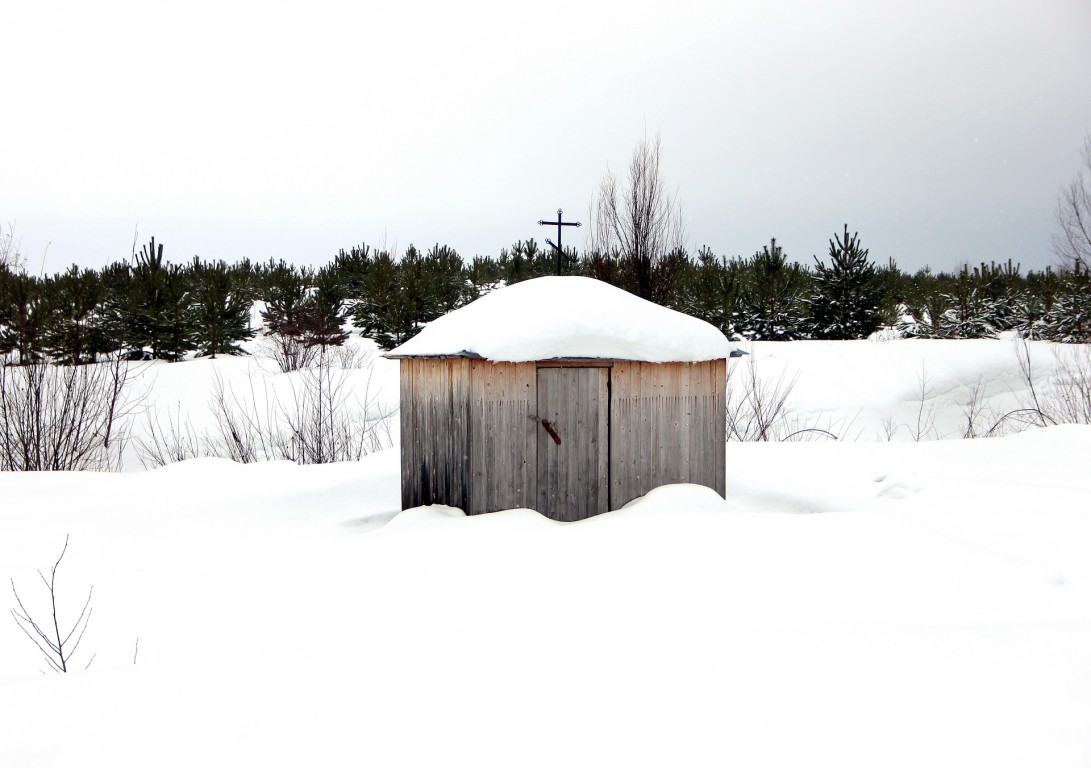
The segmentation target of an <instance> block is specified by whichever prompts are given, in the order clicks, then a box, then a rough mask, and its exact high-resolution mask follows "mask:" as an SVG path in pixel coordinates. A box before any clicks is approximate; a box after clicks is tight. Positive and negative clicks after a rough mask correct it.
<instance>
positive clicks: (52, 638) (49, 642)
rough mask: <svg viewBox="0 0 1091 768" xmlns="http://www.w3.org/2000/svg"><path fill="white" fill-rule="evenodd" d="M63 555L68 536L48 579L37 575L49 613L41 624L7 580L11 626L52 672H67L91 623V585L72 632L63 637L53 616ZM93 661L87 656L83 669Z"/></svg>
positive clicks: (63, 634) (56, 617)
mask: <svg viewBox="0 0 1091 768" xmlns="http://www.w3.org/2000/svg"><path fill="white" fill-rule="evenodd" d="M67 551H68V536H65V537H64V548H63V549H62V550H61V554H60V555H59V556H58V557H57V562H55V563H53V567H52V568H51V569H50V571H49V578H48V579H47V578H46V576H45V574H44V573H42V572H41V571H38V576H39V577H41V579H42V583H43V584H44V585H45V588H46V590H47V591H48V592H49V611H50V612H49V614H48V615H46V616H44V618H42V620H39V618H36V617H35V616H34V614H32V613H31V612H30V611H29V610H28V609H27V607H26V605H24V604H23V598H22V597H21V596H20V595H19V590H18V589H16V587H15V579H12V580H11V591H12V594H14V595H15V604H16V606H17V607H15V608H12V609H11V615H12V616H13V617H15V623H16V624H18V625H19V629H21V630H22V631H23V634H25V635H26V636H27V637H29V638H30V640H31V642H33V643H34V645H35V646H37V648H38V650H39V651H41V652H42V657H43V658H44V659H45V660H46V663H47V664H48V665H49V668H50V669H52V670H53V671H54V672H68V671H70V669H71V666H70V665H71V661H72V657H73V656H75V654H76V651H77V650H78V649H79V647H80V641H81V640H83V635H84V633H85V632H87V624H88V622H90V620H91V611H92V610H93V609H92V608H91V593H92V592H94V590H95V587H94V586H93V585H92V586H91V588H90V589H89V590H87V600H86V601H85V602H84V604H83V610H82V611H80V615H79V616H78V617H77V618H76V621H75V622H74V623H73V624H72V628H71V629H69V630H68V631H67V633H66V632H63V631H62V630H61V620H60V617H59V616H58V615H57V568H59V567H60V564H61V560H63V559H64V553H65V552H67ZM94 660H95V657H94V656H91V658H90V659H89V660H88V661H87V664H85V665H84V669H87V668H88V667H90V666H91V662H92V661H94Z"/></svg>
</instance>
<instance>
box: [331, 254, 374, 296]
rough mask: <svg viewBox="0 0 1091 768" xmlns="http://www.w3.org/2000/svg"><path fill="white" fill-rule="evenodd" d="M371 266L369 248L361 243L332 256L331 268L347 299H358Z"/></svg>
mask: <svg viewBox="0 0 1091 768" xmlns="http://www.w3.org/2000/svg"><path fill="white" fill-rule="evenodd" d="M370 267H371V248H370V247H369V246H367V245H364V244H361V245H358V246H353V247H352V248H351V249H349V250H348V251H347V252H346V251H345V250H343V249H342V250H341V251H340V252H339V253H338V254H337V255H336V256H335V257H334V258H333V265H332V269H333V271H334V272H335V273H336V274H337V276H338V281H339V282H340V284H341V289H342V290H343V292H344V294H345V298H346V299H347V300H348V301H358V300H359V299H360V298H361V297H362V296H363V294H364V279H365V278H366V277H367V271H368V269H369V268H370Z"/></svg>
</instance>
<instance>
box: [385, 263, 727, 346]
mask: <svg viewBox="0 0 1091 768" xmlns="http://www.w3.org/2000/svg"><path fill="white" fill-rule="evenodd" d="M732 349H734V347H733V345H732V344H731V342H729V341H728V340H727V338H726V337H725V336H724V335H723V334H722V333H720V331H719V330H717V329H716V328H715V327H714V326H712V325H710V324H709V323H706V322H704V321H703V320H698V319H697V318H695V317H690V316H689V315H684V314H682V313H681V312H675V311H674V310H672V309H667V308H665V307H661V306H659V305H657V304H652V303H651V302H649V301H645V300H644V299H641V298H638V297H637V296H634V295H632V294H631V293H627V292H626V291H623V290H621V289H620V288H614V287H613V286H611V285H607V284H606V283H603V282H601V281H599V280H592V279H591V278H588V277H539V278H537V279H535V280H527V281H526V282H522V283H515V284H514V285H509V286H506V287H504V288H501V289H500V290H497V291H493V292H492V293H490V294H488V295H486V296H483V297H481V298H480V299H478V300H477V301H475V302H473V303H472V304H468V305H466V306H465V307H462V308H461V309H456V310H455V311H454V312H451V313H450V314H448V315H444V316H443V317H441V318H439V319H438V320H436V321H434V322H432V323H431V324H430V325H429V326H428V327H427V328H425V329H424V330H423V331H421V333H420V334H418V335H417V336H415V337H413V338H412V339H410V340H409V341H407V342H405V343H404V344H402V345H401V346H400V347H398V348H396V349H395V350H393V351H392V352H391V353H390V356H392V357H396V356H399V355H406V356H414V357H416V356H427V355H460V354H464V353H470V354H474V355H480V356H481V357H484V358H486V359H488V360H494V361H497V362H513V363H520V362H526V361H529V360H549V359H552V358H557V357H594V358H603V359H611V360H643V361H646V362H652V363H666V362H697V361H700V360H717V359H720V358H725V357H727V356H728V355H730V354H731V351H732Z"/></svg>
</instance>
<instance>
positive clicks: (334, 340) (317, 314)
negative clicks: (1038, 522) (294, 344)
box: [302, 265, 349, 349]
mask: <svg viewBox="0 0 1091 768" xmlns="http://www.w3.org/2000/svg"><path fill="white" fill-rule="evenodd" d="M346 293H347V292H346V290H345V286H344V283H343V282H342V276H341V275H340V274H338V271H337V269H336V268H335V267H334V266H333V265H329V266H325V267H323V268H322V269H320V270H318V273H317V274H316V275H315V278H314V287H313V289H312V291H311V292H310V294H309V295H308V296H307V299H306V301H305V302H304V305H303V312H302V329H303V343H304V344H305V345H306V346H309V347H313V346H319V347H322V348H323V349H325V348H326V347H339V346H341V345H342V344H344V343H345V340H346V339H347V338H348V337H349V335H348V334H347V333H345V331H344V330H343V326H344V324H345V320H346V317H347V315H348V311H347V309H346V307H345V300H346Z"/></svg>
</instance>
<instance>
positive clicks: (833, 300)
mask: <svg viewBox="0 0 1091 768" xmlns="http://www.w3.org/2000/svg"><path fill="white" fill-rule="evenodd" d="M858 237H859V235H858V233H856V232H854V233H852V235H851V236H850V235H849V225H848V224H846V225H845V231H844V235H843V236H842V235H837V234H836V233H835V234H834V236H833V239H832V240H830V251H829V255H830V263H829V266H827V265H826V263H825V262H823V261H820V260H819V259H818V257H817V256H816V257H815V263H816V273H815V276H814V280H815V285H814V293H813V294H812V295H811V297H810V299H809V304H810V309H811V322H812V324H813V328H814V336H815V337H816V338H819V339H866V338H867V337H868V336H870V335H871V334H872V332H874V331H875V330H877V329H878V328H879V323H880V315H879V304H880V301H881V298H882V285H881V284H880V283H879V279H878V276H877V275H876V272H875V265H874V264H872V263H871V261H870V260H869V259H868V249H867V248H861V247H860V242H859V239H858Z"/></svg>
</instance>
